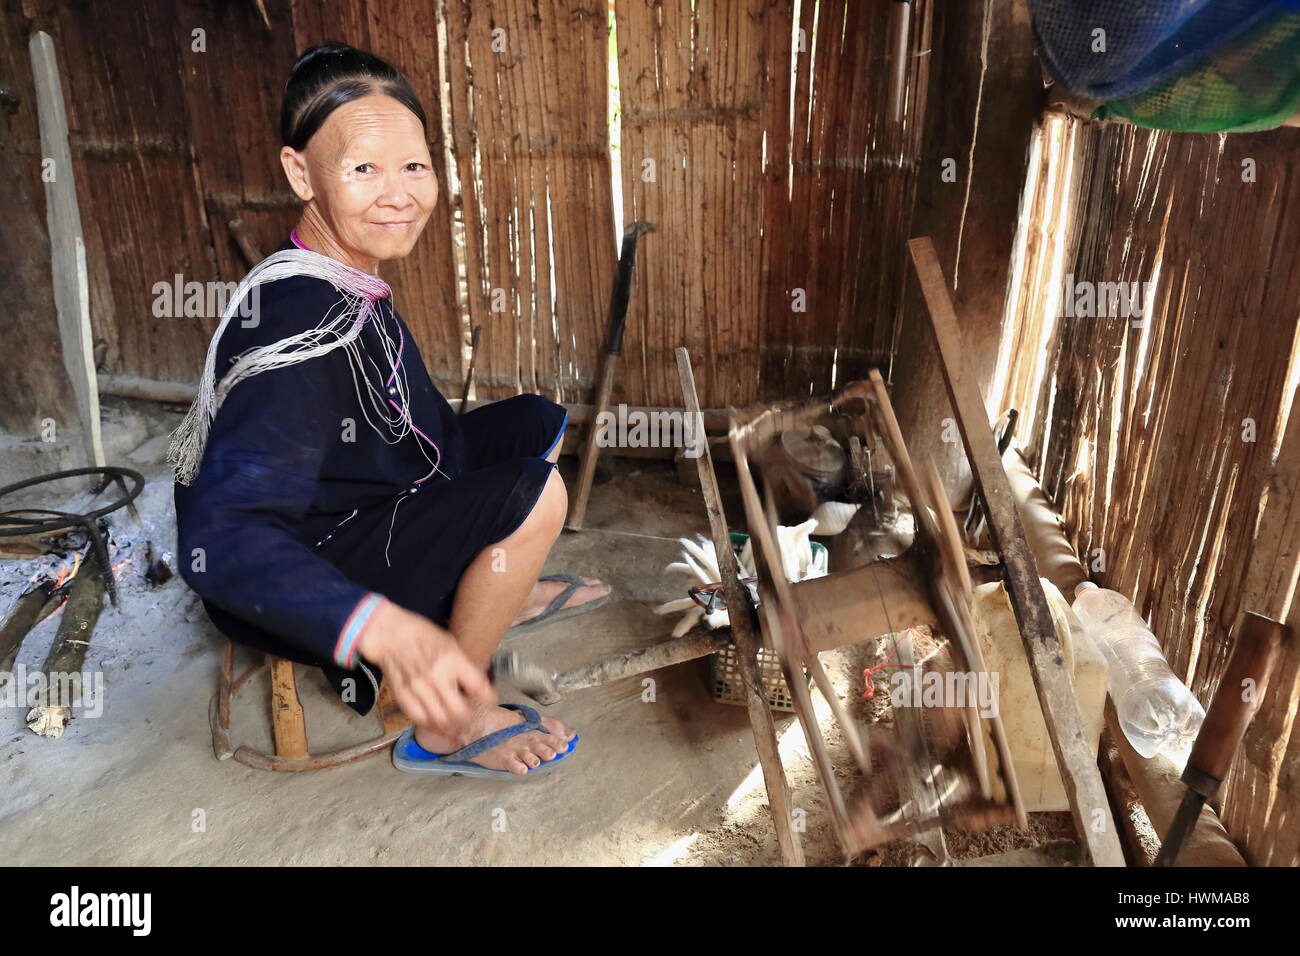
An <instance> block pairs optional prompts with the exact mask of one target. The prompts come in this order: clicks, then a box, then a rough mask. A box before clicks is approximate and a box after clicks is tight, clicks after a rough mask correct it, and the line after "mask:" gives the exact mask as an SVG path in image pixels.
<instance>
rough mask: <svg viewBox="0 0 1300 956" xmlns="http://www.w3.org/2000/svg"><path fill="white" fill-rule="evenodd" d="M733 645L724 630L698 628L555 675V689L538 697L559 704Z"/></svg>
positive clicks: (539, 699)
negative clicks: (588, 690) (575, 695)
mask: <svg viewBox="0 0 1300 956" xmlns="http://www.w3.org/2000/svg"><path fill="white" fill-rule="evenodd" d="M730 643H731V638H730V637H729V636H728V634H727V632H726V631H724V630H721V629H719V630H716V631H712V630H709V629H708V628H704V627H699V628H694V629H692V630H690V631H688V632H686V633H685V634H683V635H682V636H681V637H675V638H673V639H671V640H667V641H662V642H660V643H658V644H654V645H652V646H650V647H643V648H641V649H640V650H635V651H629V652H628V653H626V654H611V655H610V656H609V657H602V658H601V659H600V660H598V661H594V662H592V663H591V664H588V665H586V666H585V667H579V668H577V669H575V670H571V671H565V672H563V673H560V674H556V675H555V689H554V692H553V693H552V694H548V695H547V696H546V697H545V698H542V697H537V698H536V699H537V701H538V702H539V703H542V704H553V703H557V702H559V701H560V700H561V699H563V698H564V697H565V696H567V695H569V694H571V693H573V692H574V691H577V690H585V689H586V688H588V687H598V686H600V685H602V684H609V683H613V682H614V681H617V680H623V679H625V678H628V677H635V676H637V675H638V674H648V673H649V672H650V671H657V670H659V669H660V668H663V667H672V666H673V665H674V664H684V663H685V662H686V661H694V660H698V659H699V658H701V657H707V656H708V655H709V654H712V653H714V652H715V651H720V650H722V649H723V648H724V647H726V646H727V645H728V644H730Z"/></svg>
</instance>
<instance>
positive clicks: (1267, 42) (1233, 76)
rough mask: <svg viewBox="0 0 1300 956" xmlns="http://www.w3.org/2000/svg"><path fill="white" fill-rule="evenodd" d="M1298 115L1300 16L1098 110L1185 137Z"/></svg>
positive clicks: (1275, 22) (1269, 25)
mask: <svg viewBox="0 0 1300 956" xmlns="http://www.w3.org/2000/svg"><path fill="white" fill-rule="evenodd" d="M1297 110H1300V13H1287V14H1285V15H1282V16H1278V17H1273V18H1270V19H1269V20H1268V21H1267V22H1265V23H1262V24H1259V25H1258V26H1256V27H1254V28H1252V29H1250V30H1248V31H1246V32H1245V33H1243V34H1242V35H1241V36H1239V37H1236V38H1234V39H1233V40H1231V41H1229V42H1228V43H1227V44H1225V45H1224V46H1222V47H1220V49H1219V50H1218V51H1217V52H1216V53H1215V54H1213V55H1212V56H1211V57H1210V58H1209V59H1208V60H1206V61H1205V62H1204V63H1202V64H1201V65H1200V66H1199V67H1197V68H1196V69H1193V70H1191V71H1189V72H1188V73H1186V74H1184V75H1182V76H1179V77H1174V78H1173V79H1169V80H1165V81H1164V82H1162V83H1159V84H1157V85H1156V86H1153V87H1151V88H1150V89H1149V90H1147V91H1145V92H1143V93H1140V94H1138V95H1136V96H1130V97H1127V98H1126V99H1122V100H1115V101H1114V102H1111V103H1106V104H1105V105H1104V106H1102V107H1100V108H1099V109H1098V110H1097V112H1096V113H1095V114H1094V115H1096V116H1097V117H1099V118H1103V119H1104V118H1108V117H1109V118H1114V117H1117V116H1122V117H1123V118H1124V119H1127V120H1128V121H1129V122H1131V123H1133V124H1134V125H1136V126H1145V127H1147V128H1149V129H1167V130H1176V131H1179V132H1186V133H1218V132H1233V133H1244V132H1250V131H1252V130H1261V129H1272V128H1273V127H1275V126H1280V125H1282V123H1284V122H1286V120H1287V119H1288V118H1290V117H1291V116H1293V115H1295V113H1296V111H1297Z"/></svg>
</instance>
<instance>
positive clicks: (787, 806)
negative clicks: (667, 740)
mask: <svg viewBox="0 0 1300 956" xmlns="http://www.w3.org/2000/svg"><path fill="white" fill-rule="evenodd" d="M677 371H678V374H679V375H680V376H681V379H682V394H683V396H684V397H685V399H686V412H687V414H688V415H698V414H700V399H699V396H698V394H697V393H696V391H695V373H694V371H693V370H692V369H691V356H690V353H689V352H687V351H686V349H684V348H679V349H677ZM700 437H701V438H702V437H703V436H700ZM696 450H698V451H699V455H698V457H697V458H696V459H695V461H696V464H697V466H698V467H699V472H700V491H701V493H702V494H703V495H704V506H705V510H706V511H707V512H708V515H709V531H710V532H711V533H712V535H713V547H714V550H715V551H716V552H717V557H718V571H719V572H720V573H721V574H722V586H723V596H724V598H725V599H726V602H727V607H728V608H730V609H731V611H730V615H729V616H730V618H731V639H732V642H733V643H734V644H735V646H736V658H737V659H738V661H739V663H740V676H741V680H742V681H743V682H744V684H745V699H746V703H747V705H748V707H749V723H750V727H751V728H752V729H753V731H754V747H755V748H756V749H757V750H758V762H759V765H760V766H761V767H762V768H763V783H764V784H765V785H766V787H767V804H768V806H769V807H770V808H771V810H772V825H773V827H775V829H776V839H777V843H779V844H780V847H781V859H782V860H784V861H785V863H786V865H787V866H803V863H804V856H803V846H802V845H801V844H800V842H799V838H798V836H796V835H795V833H794V828H793V825H792V819H791V816H792V814H791V811H792V810H793V809H794V808H793V805H792V804H791V801H790V786H789V784H788V783H787V782H786V779H785V770H784V769H783V768H782V766H781V752H780V750H779V749H778V747H777V740H776V723H775V721H773V719H772V711H771V709H770V708H769V706H768V702H767V696H766V694H764V693H763V681H762V677H761V675H760V674H759V670H758V647H759V642H758V636H757V635H756V634H755V633H754V629H753V627H752V626H751V622H750V618H749V594H748V593H747V589H746V588H745V587H744V585H742V584H741V583H740V569H739V563H738V562H737V561H736V553H735V551H734V550H733V549H732V547H731V537H730V532H729V531H728V529H727V514H726V511H725V510H724V509H723V507H722V493H721V492H720V491H719V490H718V477H717V474H716V473H715V472H714V470H713V456H712V454H711V453H710V451H709V444H708V442H707V441H701V442H700V443H699V445H698V446H697V449H696Z"/></svg>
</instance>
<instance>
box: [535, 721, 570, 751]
mask: <svg viewBox="0 0 1300 956" xmlns="http://www.w3.org/2000/svg"><path fill="white" fill-rule="evenodd" d="M542 726H543V727H545V728H546V730H547V732H548V733H549V734H550V735H551V736H552V737H558V738H559V739H560V740H562V741H564V742H565V743H566V744H567V743H568V742H569V741H570V740H572V739H573V731H572V730H570V729H569V728H568V726H567V725H565V724H562V723H560V722H559V721H558V720H556V719H555V718H554V717H543V718H542Z"/></svg>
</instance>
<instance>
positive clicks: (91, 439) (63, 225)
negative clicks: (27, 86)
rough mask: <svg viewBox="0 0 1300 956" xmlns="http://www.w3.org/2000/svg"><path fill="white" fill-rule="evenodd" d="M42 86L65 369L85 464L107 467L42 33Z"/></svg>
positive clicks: (60, 111) (47, 44) (58, 101)
mask: <svg viewBox="0 0 1300 956" xmlns="http://www.w3.org/2000/svg"><path fill="white" fill-rule="evenodd" d="M28 48H29V51H30V53H31V57H32V76H33V78H34V79H35V84H36V110H37V115H38V117H39V119H40V128H41V151H42V153H43V154H44V159H45V164H47V166H48V169H43V170H42V172H43V174H44V175H43V176H42V178H43V179H44V180H45V206H46V222H47V224H48V228H49V233H50V271H51V272H52V273H53V278H54V307H55V311H57V312H58V315H59V338H60V339H61V340H62V342H63V364H64V367H65V368H66V369H67V371H68V378H69V379H70V380H71V382H72V392H73V395H74V396H75V398H76V401H77V411H78V413H79V414H80V416H81V429H82V437H83V442H84V446H85V463H86V465H88V466H99V467H102V466H103V465H104V446H103V441H102V439H101V436H100V426H99V388H98V385H97V384H96V381H95V359H94V354H93V351H92V343H93V339H92V337H91V331H90V283H89V280H88V278H87V276H86V245H85V242H84V240H83V239H82V232H81V212H80V211H79V210H78V208H77V186H76V182H75V181H74V179H73V176H72V151H71V150H70V149H69V148H68V116H67V113H66V112H65V110H64V106H63V84H62V82H61V81H60V79H59V64H58V59H57V57H56V56H55V53H54V41H53V40H51V39H50V35H49V34H48V33H45V32H44V31H41V30H38V31H37V32H36V33H34V34H32V39H31V42H30V44H29V45H28Z"/></svg>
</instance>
